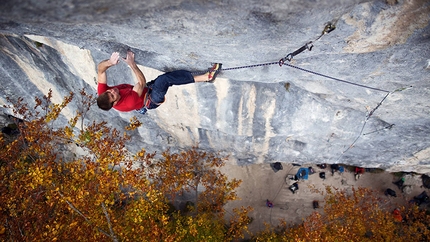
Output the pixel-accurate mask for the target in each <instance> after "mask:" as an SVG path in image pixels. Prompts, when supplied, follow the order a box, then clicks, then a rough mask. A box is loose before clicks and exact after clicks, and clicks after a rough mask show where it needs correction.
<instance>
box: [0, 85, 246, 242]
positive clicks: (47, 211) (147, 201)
mask: <svg viewBox="0 0 430 242" xmlns="http://www.w3.org/2000/svg"><path fill="white" fill-rule="evenodd" d="M51 98H52V91H49V92H48V94H47V95H46V96H44V97H43V98H36V107H34V109H35V110H29V109H28V107H27V105H26V104H25V103H24V102H23V99H19V100H18V101H17V102H16V103H15V104H14V105H11V106H10V108H12V109H13V110H14V114H16V115H19V116H20V117H23V119H24V120H25V121H24V122H23V123H22V124H21V125H20V126H19V130H20V135H19V136H17V137H15V140H12V141H10V142H9V143H7V144H6V142H5V141H4V140H3V139H0V143H1V146H0V148H1V151H2V152H1V154H0V161H1V162H0V179H1V180H2V186H0V209H1V210H0V211H1V212H0V225H2V226H3V227H0V240H3V238H5V239H4V240H16V241H26V240H36V241H42V240H49V241H57V240H58V241H89V240H90V241H108V240H114V241H115V240H121V241H142V240H144V241H184V240H185V241H187V240H188V241H193V240H194V241H206V240H211V241H223V240H224V241H229V240H231V239H233V238H241V237H243V233H244V232H243V231H246V228H247V224H248V223H249V222H250V218H249V217H247V213H248V212H249V211H250V208H241V209H238V210H235V211H233V212H232V213H231V214H232V215H233V217H232V218H231V220H230V221H229V222H226V221H224V213H225V211H224V209H223V204H225V203H226V202H228V201H230V200H234V199H236V198H237V196H236V193H235V192H234V189H235V188H237V187H238V186H239V184H240V182H241V181H239V180H235V179H233V180H228V179H227V177H226V176H224V175H223V174H222V173H221V172H220V171H219V170H218V168H219V167H221V166H222V165H223V164H224V158H219V157H218V156H216V155H214V154H210V153H206V152H202V151H198V150H197V149H196V148H194V149H191V150H187V151H183V152H181V153H179V154H171V153H169V152H164V153H163V159H162V161H161V162H157V160H156V159H155V155H156V154H149V153H147V152H146V151H145V149H143V148H142V150H140V151H139V152H137V153H136V154H135V155H130V154H129V152H128V151H127V150H126V143H127V142H129V141H130V139H131V137H130V136H129V135H128V133H127V132H128V130H133V129H136V128H137V127H139V126H140V125H141V123H140V122H139V121H138V120H137V119H136V118H134V119H132V120H130V122H131V123H130V125H129V126H128V127H127V128H126V130H123V129H120V130H117V129H113V128H111V127H109V126H108V125H107V122H99V123H96V122H92V123H89V124H86V128H85V129H84V125H83V119H84V117H85V115H86V114H87V112H89V111H90V109H89V107H90V106H91V104H93V103H94V102H93V101H94V99H93V97H92V96H91V95H88V94H86V93H85V92H84V91H83V90H82V91H81V97H80V99H81V102H82V103H81V104H80V105H78V109H79V110H78V111H77V113H76V116H74V117H72V118H70V120H69V122H68V124H66V125H64V126H61V127H60V126H59V125H58V124H56V125H53V123H54V122H56V119H57V118H58V117H59V115H60V113H61V110H62V109H64V107H66V105H67V104H68V103H70V102H71V101H72V98H73V95H72V94H71V95H70V96H67V97H65V98H64V100H63V101H62V103H60V104H54V103H52V102H51ZM40 110H41V111H40ZM79 120H81V125H80V126H81V129H80V130H77V127H76V126H77V124H78V122H79ZM54 126H55V127H57V128H55V129H54V128H53V127H54ZM75 134H79V135H77V136H75ZM75 145H78V146H79V149H81V150H82V152H86V153H84V154H80V155H66V154H65V153H67V152H69V150H67V149H66V147H69V146H72V147H74V146H75ZM74 148H75V147H74ZM185 191H189V192H192V194H193V195H195V196H194V199H195V203H194V204H195V209H194V210H193V211H192V212H189V213H188V214H186V213H185V214H182V213H180V212H179V211H176V210H175V208H174V207H173V206H171V205H169V204H170V203H173V202H174V200H175V199H174V198H175V196H177V195H178V194H180V193H182V192H185ZM6 221H7V222H6ZM226 224H227V225H229V226H227V227H226V226H225V225H226ZM3 228H4V229H3ZM1 236H3V237H1Z"/></svg>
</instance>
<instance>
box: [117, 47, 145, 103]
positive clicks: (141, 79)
mask: <svg viewBox="0 0 430 242" xmlns="http://www.w3.org/2000/svg"><path fill="white" fill-rule="evenodd" d="M123 60H124V61H125V63H127V64H128V66H130V68H131V70H132V71H133V73H134V75H135V76H136V79H137V83H136V84H135V85H134V87H133V91H135V92H137V94H138V95H139V97H140V96H141V95H142V92H143V89H144V88H145V87H146V78H145V75H143V73H142V71H141V70H140V69H139V67H137V64H136V62H135V61H134V53H133V52H131V51H127V57H126V58H125V59H124V58H123Z"/></svg>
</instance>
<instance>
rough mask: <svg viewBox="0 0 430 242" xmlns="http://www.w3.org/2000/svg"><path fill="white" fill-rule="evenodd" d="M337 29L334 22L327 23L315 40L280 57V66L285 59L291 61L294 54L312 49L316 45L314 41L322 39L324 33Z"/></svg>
mask: <svg viewBox="0 0 430 242" xmlns="http://www.w3.org/2000/svg"><path fill="white" fill-rule="evenodd" d="M335 29H336V26H335V25H334V24H332V23H328V24H326V26H325V27H324V30H323V31H322V33H321V35H320V36H319V37H318V38H316V39H315V40H314V41H309V42H308V43H306V44H305V45H303V46H302V47H300V48H299V49H297V50H296V51H294V52H292V53H289V54H288V55H287V56H285V57H284V58H282V59H280V60H279V66H282V65H283V64H284V63H285V61H289V62H290V61H291V60H292V59H293V58H294V56H296V55H298V54H300V53H302V52H303V51H305V50H309V51H311V50H312V47H314V45H313V43H314V42H316V41H318V40H319V39H321V37H322V36H323V35H325V34H328V33H330V32H331V31H333V30H335Z"/></svg>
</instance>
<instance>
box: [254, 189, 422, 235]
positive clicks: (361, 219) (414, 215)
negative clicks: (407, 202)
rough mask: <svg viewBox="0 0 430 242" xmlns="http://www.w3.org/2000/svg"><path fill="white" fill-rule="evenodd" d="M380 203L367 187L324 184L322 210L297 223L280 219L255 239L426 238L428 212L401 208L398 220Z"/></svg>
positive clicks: (415, 208) (414, 208) (413, 208)
mask: <svg viewBox="0 0 430 242" xmlns="http://www.w3.org/2000/svg"><path fill="white" fill-rule="evenodd" d="M384 203H385V202H384V201H383V200H381V199H380V198H379V197H378V196H377V195H376V194H375V193H374V192H373V191H371V190H369V189H367V188H353V189H352V191H346V190H333V188H331V187H327V195H326V198H325V205H324V211H323V212H322V213H320V212H314V213H312V214H311V215H310V216H309V217H307V218H306V219H305V220H304V221H303V223H302V224H300V225H291V226H290V225H288V224H287V223H286V222H285V221H281V223H280V225H279V227H278V228H276V229H275V228H272V227H267V228H266V230H265V231H263V232H261V233H259V234H258V235H256V236H255V241H430V215H428V214H426V212H425V211H423V210H419V209H418V207H416V206H411V207H410V208H401V209H400V213H401V214H402V215H403V221H401V222H400V221H398V220H397V219H396V218H395V216H394V215H393V213H392V211H390V210H389V209H387V208H383V207H382V205H383V204H384Z"/></svg>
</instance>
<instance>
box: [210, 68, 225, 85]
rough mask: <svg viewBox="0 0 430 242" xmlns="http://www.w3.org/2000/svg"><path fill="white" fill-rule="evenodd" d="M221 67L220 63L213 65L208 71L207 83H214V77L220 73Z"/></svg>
mask: <svg viewBox="0 0 430 242" xmlns="http://www.w3.org/2000/svg"><path fill="white" fill-rule="evenodd" d="M221 67H222V64H221V63H215V64H214V65H213V66H212V68H210V69H209V75H208V82H210V83H213V82H214V81H215V78H216V76H217V75H218V73H219V72H220V71H221Z"/></svg>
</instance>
